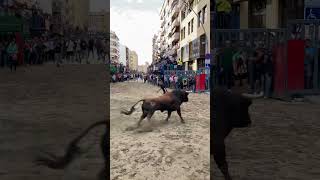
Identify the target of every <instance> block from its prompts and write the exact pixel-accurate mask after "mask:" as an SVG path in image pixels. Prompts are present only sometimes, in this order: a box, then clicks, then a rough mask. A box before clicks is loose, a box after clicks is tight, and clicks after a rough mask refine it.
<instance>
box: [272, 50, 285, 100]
mask: <svg viewBox="0 0 320 180" xmlns="http://www.w3.org/2000/svg"><path fill="white" fill-rule="evenodd" d="M273 57H274V58H273V59H274V93H275V95H276V96H281V95H283V93H284V91H285V66H286V61H285V46H284V44H281V45H278V46H275V47H274V49H273Z"/></svg>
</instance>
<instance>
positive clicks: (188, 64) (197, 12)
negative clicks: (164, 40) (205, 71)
mask: <svg viewBox="0 0 320 180" xmlns="http://www.w3.org/2000/svg"><path fill="white" fill-rule="evenodd" d="M189 7H191V8H189ZM209 41H210V0H189V4H187V3H182V6H181V11H180V47H179V51H178V52H179V58H180V59H181V60H182V61H183V65H184V69H185V70H198V69H202V68H205V59H206V55H207V54H209V53H210V42H209Z"/></svg>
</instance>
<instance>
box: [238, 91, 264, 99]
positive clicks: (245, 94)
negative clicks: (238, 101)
mask: <svg viewBox="0 0 320 180" xmlns="http://www.w3.org/2000/svg"><path fill="white" fill-rule="evenodd" d="M263 95H264V94H263V92H261V93H259V94H257V95H254V94H248V93H242V96H244V97H246V98H250V99H257V98H262V97H263Z"/></svg>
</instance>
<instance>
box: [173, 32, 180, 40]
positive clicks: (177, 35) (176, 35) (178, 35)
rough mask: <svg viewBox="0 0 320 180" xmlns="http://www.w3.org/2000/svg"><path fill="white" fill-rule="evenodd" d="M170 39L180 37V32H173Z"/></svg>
mask: <svg viewBox="0 0 320 180" xmlns="http://www.w3.org/2000/svg"><path fill="white" fill-rule="evenodd" d="M171 39H172V40H171V41H172V42H174V41H177V40H179V39H180V33H179V32H175V33H174V34H173V35H172V37H171Z"/></svg>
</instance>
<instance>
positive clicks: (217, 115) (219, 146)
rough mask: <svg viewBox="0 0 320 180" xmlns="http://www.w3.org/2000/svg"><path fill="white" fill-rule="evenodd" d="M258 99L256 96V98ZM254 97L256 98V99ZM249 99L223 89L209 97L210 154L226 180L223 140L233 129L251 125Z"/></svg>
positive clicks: (228, 178) (228, 179) (226, 164)
mask: <svg viewBox="0 0 320 180" xmlns="http://www.w3.org/2000/svg"><path fill="white" fill-rule="evenodd" d="M257 97H258V96H257ZM257 97H256V98H257ZM251 98H253V97H245V96H244V95H240V94H235V93H230V92H228V91H226V90H224V89H216V90H213V94H212V96H211V102H212V104H211V107H210V108H211V109H210V111H211V122H212V123H213V129H212V131H211V132H212V133H211V137H210V138H211V143H210V146H211V147H210V148H211V154H213V157H214V160H215V162H216V164H217V166H218V168H219V169H220V171H221V172H222V173H223V175H224V177H225V179H226V180H231V177H230V174H229V171H228V163H227V161H226V152H225V142H224V139H225V138H226V137H227V136H228V135H229V133H230V132H231V130H232V129H233V128H243V127H248V126H249V125H250V124H251V119H250V115H249V107H250V105H251V104H252V100H251Z"/></svg>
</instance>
